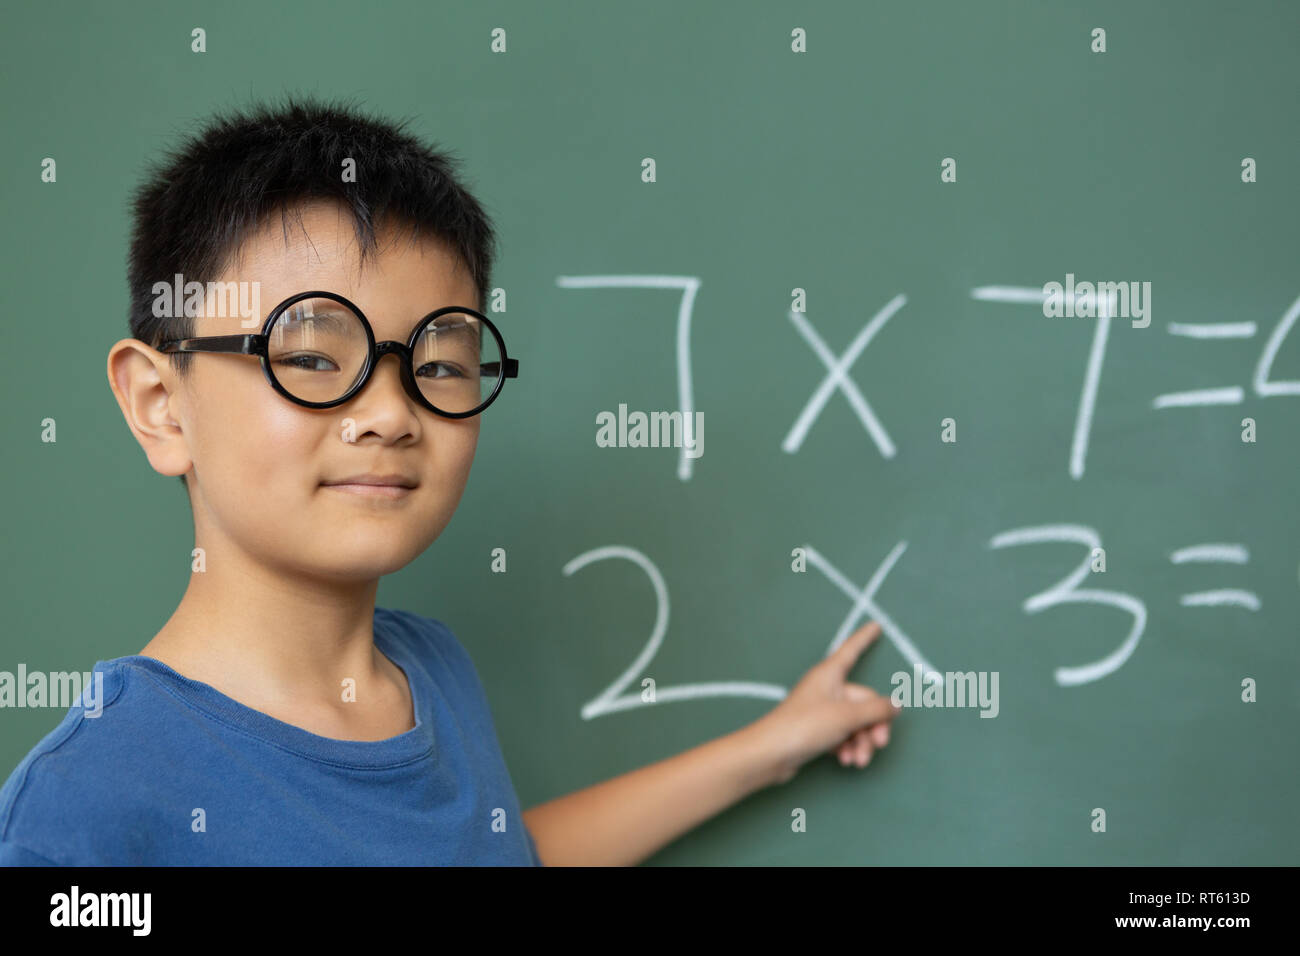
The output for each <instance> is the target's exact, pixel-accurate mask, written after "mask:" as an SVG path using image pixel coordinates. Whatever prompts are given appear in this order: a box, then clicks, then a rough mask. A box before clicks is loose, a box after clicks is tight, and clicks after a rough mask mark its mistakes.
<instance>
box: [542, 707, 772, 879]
mask: <svg viewBox="0 0 1300 956" xmlns="http://www.w3.org/2000/svg"><path fill="white" fill-rule="evenodd" d="M769 753H770V750H769V749H768V748H767V747H766V746H765V744H764V742H763V740H762V739H761V737H760V728H759V725H757V724H750V725H749V726H746V727H742V728H741V729H740V730H737V731H735V732H733V733H730V734H727V735H726V736H723V737H719V738H717V739H716V740H710V741H709V742H708V743H706V744H701V745H700V746H698V747H693V748H692V749H690V750H687V751H685V752H684V753H680V754H677V755H676V756H673V757H669V758H668V759H666V760H660V761H659V762H658V763H652V764H650V765H649V766H645V767H641V768H640V769H637V770H633V771H631V772H630V773H625V774H623V775H621V776H618V777H614V778H613V779H611V780H606V781H605V782H604V783H598V784H596V785H595V786H593V787H587V788H585V789H583V790H578V791H576V792H574V793H570V794H566V795H565V796H563V797H557V798H556V799H554V800H551V801H548V802H547V803H542V804H539V805H538V806H535V807H532V808H530V809H528V810H525V811H524V822H525V823H526V824H527V825H528V830H529V832H531V833H532V835H533V840H534V841H535V842H536V843H537V854H538V856H540V857H541V858H542V862H543V863H545V864H546V865H547V866H630V865H632V864H634V863H639V862H641V861H642V860H644V859H646V858H647V857H649V856H651V855H652V854H653V853H655V852H656V851H657V850H659V849H660V848H661V847H663V846H666V845H667V844H669V843H671V842H672V841H673V840H675V839H676V838H677V837H679V836H681V835H682V834H683V833H685V832H686V831H687V830H690V829H692V828H694V827H695V826H697V825H699V824H700V823H703V822H704V821H705V820H707V819H708V818H709V817H711V816H714V815H715V814H717V813H720V812H721V811H723V810H725V809H726V808H727V807H729V806H731V805H732V804H733V803H737V802H738V801H740V800H743V799H744V798H745V797H746V796H748V795H749V794H750V793H752V792H754V791H755V790H758V789H761V788H762V787H765V786H767V785H768V784H771V783H775V782H776V780H777V777H776V775H775V772H774V771H775V767H771V766H768V765H769V764H770V763H771V760H770V759H769V757H768V754H769Z"/></svg>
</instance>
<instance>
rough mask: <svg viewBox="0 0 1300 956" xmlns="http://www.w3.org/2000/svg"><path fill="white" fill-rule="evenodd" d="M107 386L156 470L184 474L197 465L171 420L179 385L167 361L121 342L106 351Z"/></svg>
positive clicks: (152, 351) (129, 341)
mask: <svg viewBox="0 0 1300 956" xmlns="http://www.w3.org/2000/svg"><path fill="white" fill-rule="evenodd" d="M108 385H109V387H110V388H111V389H112V390H113V397H114V398H116V399H117V404H118V405H119V406H120V407H121V409H122V417H123V418H125V419H126V424H127V427H128V428H130V429H131V434H132V435H134V436H135V440H136V441H138V442H139V443H140V447H141V448H143V449H144V453H145V456H146V457H147V458H148V459H149V464H150V465H151V466H152V467H153V470H154V471H156V472H158V473H159V474H160V475H183V474H186V473H187V472H188V471H189V470H190V468H191V467H192V465H193V461H192V460H191V458H190V452H189V447H188V445H187V443H186V441H185V433H184V431H183V430H182V429H181V426H180V424H179V423H178V422H177V420H176V417H175V416H174V415H173V414H172V406H173V405H174V404H177V403H178V400H179V398H180V394H179V392H180V388H181V383H180V380H179V378H178V376H177V375H176V371H175V369H173V368H172V367H171V364H170V361H169V360H168V358H167V356H166V355H164V354H163V353H162V352H159V351H157V350H156V349H153V348H150V347H149V346H148V345H146V344H145V343H144V342H141V341H140V340H139V339H122V340H121V341H119V342H116V343H114V345H113V347H112V348H111V349H109V350H108Z"/></svg>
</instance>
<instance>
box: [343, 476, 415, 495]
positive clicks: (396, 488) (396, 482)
mask: <svg viewBox="0 0 1300 956" xmlns="http://www.w3.org/2000/svg"><path fill="white" fill-rule="evenodd" d="M419 484H420V483H419V482H418V481H417V480H416V479H414V478H411V477H409V476H407V475H399V474H390V475H349V476H348V477H346V478H340V479H338V480H335V481H322V482H321V486H322V487H324V488H333V489H335V490H336V491H345V492H349V493H351V494H356V495H366V496H370V497H381V498H405V497H406V496H407V495H409V494H410V493H411V491H412V490H413V489H414V488H416V487H418V486H419Z"/></svg>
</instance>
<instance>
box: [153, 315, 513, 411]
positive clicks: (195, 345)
mask: <svg viewBox="0 0 1300 956" xmlns="http://www.w3.org/2000/svg"><path fill="white" fill-rule="evenodd" d="M304 299H330V300H332V301H334V302H338V303H340V304H342V305H344V306H347V308H349V309H351V310H352V312H353V313H354V314H355V315H356V316H357V318H359V319H360V320H361V327H362V328H363V329H364V330H365V333H366V344H367V350H366V364H365V366H364V367H363V368H362V370H361V374H360V375H359V376H358V378H357V382H356V384H355V385H353V386H352V387H351V388H350V389H348V391H347V392H346V393H345V394H344V395H343V396H342V397H341V398H336V399H334V400H332V401H328V402H309V401H307V400H306V399H302V398H298V397H297V396H296V395H293V394H291V393H290V392H289V391H288V390H287V389H286V388H285V387H284V386H283V385H281V384H280V382H279V381H278V380H277V379H276V377H275V375H274V373H273V372H272V371H271V358H270V354H269V346H270V341H271V329H272V328H273V327H274V326H275V323H276V322H278V321H279V319H280V316H281V315H283V314H284V312H285V311H286V310H287V309H288V308H289V307H290V306H292V305H295V304H297V303H299V302H302V301H303V300H304ZM450 312H457V313H464V314H466V315H470V316H473V317H474V318H476V319H478V320H479V321H480V322H482V323H483V324H484V325H485V326H487V329H488V331H489V332H491V333H492V337H493V338H494V339H496V342H497V345H498V346H499V347H500V349H501V361H500V365H501V372H500V374H498V375H497V382H496V386H495V387H494V388H493V389H492V394H491V395H489V396H488V397H487V398H485V399H484V400H483V401H482V402H480V403H479V404H478V405H477V406H475V407H474V408H472V409H470V410H469V411H468V412H446V411H443V410H442V409H440V408H438V407H436V406H435V405H434V404H433V403H432V402H430V401H429V400H428V399H427V398H425V397H424V393H423V392H421V391H420V387H419V386H418V385H417V384H416V382H415V343H416V342H417V341H418V340H419V338H420V336H421V335H422V334H423V333H424V330H425V329H426V328H428V326H429V323H431V322H433V320H434V319H437V318H438V317H439V316H442V315H446V314H448V313H450ZM158 351H160V352H165V353H168V354H174V353H177V352H187V353H198V352H213V353H228V354H232V355H256V356H257V357H258V358H259V359H261V364H262V374H263V376H265V378H266V380H267V382H268V383H269V384H270V386H271V388H273V389H274V390H275V391H276V392H278V393H279V394H280V395H283V396H284V397H285V398H287V399H288V400H289V401H291V402H293V403H294V404H295V405H301V406H303V407H305V408H335V407H337V406H339V405H342V404H343V403H344V402H348V401H350V400H351V399H353V398H355V397H356V395H357V394H358V393H359V392H360V391H361V390H362V389H363V388H365V387H366V386H367V385H368V384H370V379H371V377H372V376H373V375H374V372H375V369H376V367H377V366H378V365H379V361H380V359H382V358H383V357H384V356H385V355H387V354H389V353H390V352H391V353H393V354H394V355H396V356H397V357H398V359H399V363H398V364H399V366H400V367H399V374H400V376H401V380H402V387H403V388H404V389H405V390H406V393H407V394H408V395H409V396H411V397H412V398H414V399H415V400H416V401H418V402H419V403H420V404H421V405H423V406H424V407H425V408H427V409H429V411H431V412H433V413H434V414H436V415H441V416H442V417H443V418H470V417H472V416H474V415H478V414H480V413H482V412H483V410H484V409H486V408H487V407H488V406H489V405H491V404H492V403H493V402H494V401H496V397H497V396H498V395H499V394H501V389H502V387H503V386H504V385H505V383H506V379H508V378H518V377H519V360H518V359H512V358H509V357H508V356H507V353H506V343H505V339H503V338H502V337H501V333H500V332H499V331H498V330H497V327H496V326H495V325H493V324H492V320H491V319H489V318H488V317H487V316H486V315H484V314H483V313H482V312H479V311H477V310H476V309H471V308H467V307H465V306H459V305H449V306H445V307H444V308H441V309H436V310H434V311H433V312H430V313H429V314H428V315H426V316H425V317H424V318H422V319H421V320H420V321H419V322H417V323H416V325H415V329H414V330H413V331H412V332H411V335H410V337H409V338H408V339H407V341H406V343H405V344H403V343H401V342H399V341H397V340H396V339H388V340H386V341H384V342H376V341H375V331H374V329H373V328H372V327H371V325H370V320H369V319H367V318H366V315H365V313H364V312H362V311H361V309H360V308H358V307H357V306H356V305H355V304H354V303H352V302H350V301H349V300H347V299H345V298H344V297H343V296H341V295H339V294H338V293H336V292H323V291H319V290H317V291H312V292H299V293H296V294H295V295H291V296H290V297H289V298H287V299H285V300H284V301H283V302H281V303H280V304H279V305H277V306H276V307H275V308H274V309H272V310H271V314H270V315H268V316H267V317H266V321H265V322H263V323H262V331H261V332H254V333H249V334H246V335H201V336H197V337H192V338H185V339H168V340H167V341H165V342H163V343H162V344H161V345H160V346H159V347H158ZM483 364H488V365H492V364H496V363H491V362H489V363H483ZM483 364H480V366H479V370H480V373H481V372H482V368H483Z"/></svg>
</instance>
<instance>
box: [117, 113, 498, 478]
mask: <svg viewBox="0 0 1300 956" xmlns="http://www.w3.org/2000/svg"><path fill="white" fill-rule="evenodd" d="M410 122H411V121H410V120H409V119H405V120H401V121H396V122H395V121H392V120H387V119H383V118H379V117H375V116H373V115H363V114H362V113H361V112H360V111H359V110H358V109H357V108H356V107H354V106H352V105H349V104H345V103H342V102H322V101H318V100H316V99H313V98H311V97H300V96H294V95H293V94H289V95H287V96H286V97H285V102H284V104H283V105H278V104H260V105H254V106H252V107H250V108H248V109H246V110H243V111H238V110H234V111H231V112H228V113H221V112H218V113H216V114H214V115H213V116H212V117H210V118H209V119H208V120H207V121H206V122H205V123H204V124H203V126H202V128H201V129H200V130H199V131H198V132H197V133H195V134H194V135H192V136H191V137H189V138H188V139H187V140H185V141H184V142H183V143H181V144H180V145H179V146H177V147H176V148H174V149H172V150H170V151H169V152H167V153H166V155H164V157H163V158H162V159H161V160H160V161H158V162H156V163H154V164H153V165H152V166H151V167H150V168H149V169H148V170H147V172H146V175H145V180H144V182H143V183H142V184H141V185H140V186H139V187H138V188H137V190H136V192H135V194H134V197H133V199H132V230H131V249H130V256H129V261H128V265H127V282H128V285H129V288H130V306H129V310H130V313H129V325H130V329H131V335H132V337H133V338H136V339H139V340H140V341H142V342H144V343H146V344H147V345H150V346H152V347H154V348H157V347H158V346H159V345H161V344H162V342H163V341H164V340H166V339H172V338H185V337H187V336H191V335H193V334H194V319H193V317H191V316H186V315H185V314H184V312H185V310H184V309H181V310H179V311H180V312H181V314H179V315H175V316H167V317H161V318H160V317H158V316H155V315H154V300H155V297H156V296H155V293H154V284H155V283H157V282H166V283H168V285H169V286H170V284H171V283H172V280H173V277H174V276H175V275H176V274H177V273H180V274H181V275H182V276H183V277H184V281H185V283H189V282H201V283H203V284H204V285H205V286H206V285H207V283H208V282H214V281H216V280H217V279H218V278H219V277H220V275H221V273H222V272H223V271H224V270H225V269H226V268H227V267H228V266H229V264H230V263H231V262H232V261H233V260H234V258H235V257H236V255H237V253H238V251H239V249H240V246H241V245H242V243H243V242H244V241H245V240H246V239H247V238H248V237H249V235H250V234H251V233H253V232H255V231H257V230H258V229H260V228H262V227H264V226H265V225H266V224H267V222H268V220H269V219H270V217H271V216H272V215H273V214H274V213H276V212H279V213H280V215H281V217H282V220H283V221H284V222H285V223H286V226H287V222H288V218H289V217H290V216H294V215H297V214H298V213H299V212H300V206H301V205H302V204H303V203H306V202H311V201H318V200H333V201H335V202H338V203H340V204H341V205H342V206H343V207H344V208H346V209H347V210H348V211H349V212H350V213H351V215H352V220H353V224H354V226H355V231H356V236H357V242H358V245H359V246H360V249H361V260H362V262H363V263H364V261H365V260H366V258H367V257H368V256H370V255H371V254H373V253H374V252H375V251H376V249H377V242H376V231H377V229H381V228H384V227H386V226H390V225H392V226H402V227H406V228H409V229H411V231H412V239H414V238H416V237H417V236H421V235H422V234H423V235H424V236H425V237H432V238H434V239H436V240H440V241H441V242H443V243H444V244H445V245H447V246H448V247H449V248H450V249H451V250H452V251H453V252H454V253H455V254H456V255H457V256H458V257H459V258H460V260H461V262H462V263H463V264H464V266H465V267H466V268H467V269H468V270H469V273H470V275H471V277H472V278H473V280H474V282H475V285H476V286H477V288H478V294H479V306H480V308H482V306H483V304H484V303H486V301H487V297H488V288H489V281H490V275H491V270H492V264H493V261H494V259H495V257H496V235H495V231H494V228H493V226H492V222H491V220H490V219H489V217H488V215H487V213H486V212H485V211H484V209H483V207H482V206H481V205H480V204H479V202H478V201H477V200H476V199H475V198H474V197H473V196H472V195H471V194H470V193H469V191H468V190H467V189H466V188H465V186H464V185H463V184H462V183H461V182H460V180H459V179H458V167H459V165H460V162H461V161H460V159H459V158H458V157H457V156H456V155H455V154H454V153H452V152H451V151H449V150H446V149H442V148H432V147H430V146H428V145H426V144H424V143H422V142H420V141H419V140H417V139H416V138H414V137H413V136H411V135H409V134H407V133H406V132H405V129H406V126H407V125H408V124H409V123H410ZM349 158H350V159H352V160H354V161H355V163H356V176H355V179H356V181H355V182H345V181H344V179H343V171H344V165H343V164H344V160H346V159H349ZM287 234H288V233H287V230H286V236H287ZM168 357H169V360H170V361H171V364H172V367H173V368H174V369H175V370H176V373H177V375H178V376H179V377H180V378H182V379H184V378H185V377H186V375H187V373H188V370H189V363H190V360H191V358H192V355H191V353H184V352H178V353H172V354H170V355H169V356H168ZM181 481H182V482H184V481H185V476H184V475H182V476H181ZM186 487H187V488H188V485H187V486H186Z"/></svg>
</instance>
